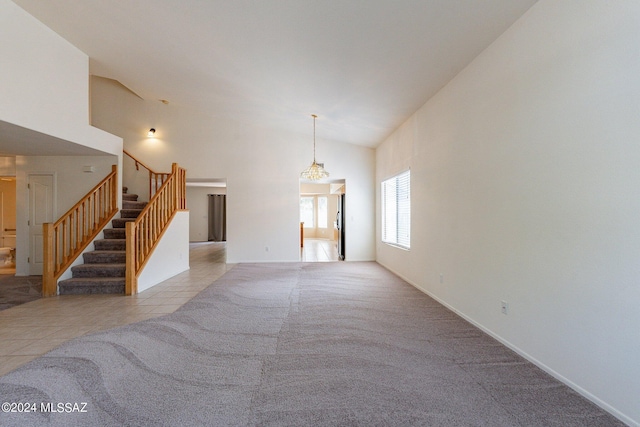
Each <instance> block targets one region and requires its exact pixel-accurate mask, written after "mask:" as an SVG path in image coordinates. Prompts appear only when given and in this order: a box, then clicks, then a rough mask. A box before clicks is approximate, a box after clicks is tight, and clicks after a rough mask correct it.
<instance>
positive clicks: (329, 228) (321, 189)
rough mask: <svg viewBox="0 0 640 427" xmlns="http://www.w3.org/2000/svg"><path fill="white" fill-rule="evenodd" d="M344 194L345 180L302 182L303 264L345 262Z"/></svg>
mask: <svg viewBox="0 0 640 427" xmlns="http://www.w3.org/2000/svg"><path fill="white" fill-rule="evenodd" d="M344 192H345V184H344V181H343V180H342V181H333V182H331V183H326V184H325V183H320V184H319V183H310V182H306V181H304V182H303V181H301V182H300V261H302V262H330V261H339V260H344V244H345V240H344V237H345V235H344V222H343V221H341V220H340V218H341V212H344V197H343V194H344ZM341 206H342V208H341Z"/></svg>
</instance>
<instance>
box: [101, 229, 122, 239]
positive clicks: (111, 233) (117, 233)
mask: <svg viewBox="0 0 640 427" xmlns="http://www.w3.org/2000/svg"><path fill="white" fill-rule="evenodd" d="M103 232H104V238H105V239H107V240H109V239H124V238H125V237H126V234H127V232H126V230H125V229H124V228H105V229H104V230H103Z"/></svg>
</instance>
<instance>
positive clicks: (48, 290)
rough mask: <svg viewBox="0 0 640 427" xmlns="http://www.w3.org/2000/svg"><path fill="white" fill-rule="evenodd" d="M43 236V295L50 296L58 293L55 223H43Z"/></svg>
mask: <svg viewBox="0 0 640 427" xmlns="http://www.w3.org/2000/svg"><path fill="white" fill-rule="evenodd" d="M42 237H43V240H44V247H43V256H44V263H43V266H42V296H45V297H50V296H53V295H57V294H58V289H57V288H58V286H57V283H56V279H55V277H54V270H55V269H54V267H53V264H54V260H53V258H54V248H53V224H51V223H49V222H46V223H44V224H42Z"/></svg>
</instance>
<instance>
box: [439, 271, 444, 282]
mask: <svg viewBox="0 0 640 427" xmlns="http://www.w3.org/2000/svg"><path fill="white" fill-rule="evenodd" d="M440 283H444V274H442V273H440Z"/></svg>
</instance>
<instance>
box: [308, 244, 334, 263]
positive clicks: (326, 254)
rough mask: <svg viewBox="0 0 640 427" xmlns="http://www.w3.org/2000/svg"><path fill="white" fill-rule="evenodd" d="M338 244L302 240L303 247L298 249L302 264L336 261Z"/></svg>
mask: <svg viewBox="0 0 640 427" xmlns="http://www.w3.org/2000/svg"><path fill="white" fill-rule="evenodd" d="M337 244H338V242H336V241H335V240H326V239H304V246H303V247H301V248H300V261H302V262H330V261H338V246H337Z"/></svg>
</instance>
